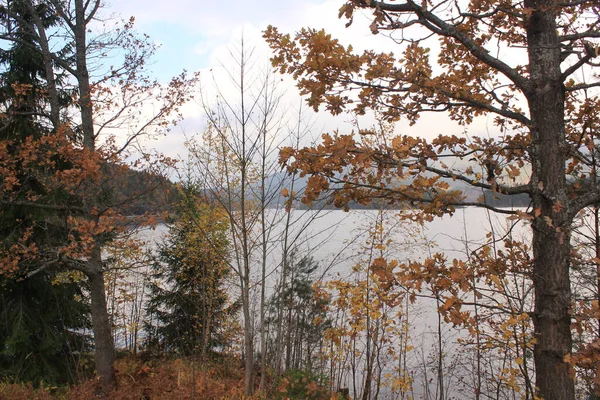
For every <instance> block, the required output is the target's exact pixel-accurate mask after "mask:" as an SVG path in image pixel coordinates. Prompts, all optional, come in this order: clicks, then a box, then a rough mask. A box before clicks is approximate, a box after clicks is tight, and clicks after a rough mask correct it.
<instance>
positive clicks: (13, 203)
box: [0, 200, 86, 212]
mask: <svg viewBox="0 0 600 400" xmlns="http://www.w3.org/2000/svg"><path fill="white" fill-rule="evenodd" d="M0 205H1V206H7V207H18V206H23V207H33V208H39V209H42V210H52V211H79V212H86V209H84V208H83V207H79V206H69V205H63V204H42V203H34V202H31V201H5V200H0Z"/></svg>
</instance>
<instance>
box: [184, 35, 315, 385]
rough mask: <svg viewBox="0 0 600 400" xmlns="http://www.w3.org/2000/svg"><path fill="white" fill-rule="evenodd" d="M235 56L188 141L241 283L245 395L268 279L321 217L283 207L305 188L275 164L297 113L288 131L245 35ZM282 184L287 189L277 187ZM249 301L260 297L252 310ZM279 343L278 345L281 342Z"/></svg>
mask: <svg viewBox="0 0 600 400" xmlns="http://www.w3.org/2000/svg"><path fill="white" fill-rule="evenodd" d="M232 57H233V60H232V61H231V62H230V63H229V64H231V65H233V66H234V68H235V69H232V70H229V69H227V70H226V72H227V74H228V79H220V80H217V79H214V82H215V87H214V88H215V90H216V92H217V96H216V100H215V101H214V102H211V101H210V100H209V99H208V98H207V97H208V96H205V95H204V94H203V98H202V101H203V108H204V112H205V115H206V118H207V122H208V126H207V127H206V129H205V130H204V132H203V134H202V137H201V138H198V139H197V140H192V141H190V142H189V149H190V154H191V160H192V163H193V166H194V168H193V171H194V174H195V177H194V178H195V179H196V184H197V185H198V186H199V187H201V188H202V189H203V190H205V192H206V194H207V196H208V197H209V198H211V199H212V200H213V201H215V202H216V203H218V204H219V205H220V206H221V207H222V208H223V209H224V210H225V211H226V213H227V215H228V218H229V230H230V235H231V246H232V251H231V260H230V261H231V268H232V271H233V272H234V274H235V276H236V280H237V282H239V289H240V302H241V311H242V318H243V321H244V368H245V378H244V379H245V385H246V394H247V395H250V394H251V393H252V392H253V391H254V378H253V375H254V371H253V368H254V357H255V354H257V353H258V352H259V351H257V349H258V347H257V346H256V345H255V335H256V336H259V337H260V354H267V334H268V332H267V329H266V325H265V322H266V315H267V293H268V292H267V291H268V286H269V284H270V282H269V281H270V280H271V279H273V281H275V279H276V276H277V275H276V274H277V273H280V271H281V273H282V274H283V275H285V274H286V269H287V266H286V263H287V260H288V255H289V253H290V251H291V249H293V248H296V249H299V248H302V246H301V242H302V240H304V237H305V235H304V234H305V233H306V229H307V227H308V226H309V225H310V223H311V221H313V220H314V219H315V218H317V217H318V211H317V212H315V213H314V214H312V216H311V217H309V218H307V219H302V218H300V217H298V216H296V217H293V216H292V215H291V214H286V213H284V212H282V211H283V209H284V203H286V199H285V198H282V195H283V197H286V196H288V197H290V198H292V200H293V199H296V198H297V196H298V195H300V194H301V193H302V191H303V189H301V188H300V189H298V188H297V187H296V188H294V182H296V184H297V177H296V176H294V175H293V174H291V175H287V174H284V173H281V168H280V167H279V165H278V164H277V154H278V149H279V148H280V147H281V146H282V145H283V144H284V143H290V142H291V143H294V145H295V144H296V143H298V141H299V140H300V137H301V136H302V135H303V134H304V133H306V130H305V128H304V126H305V125H304V122H303V121H302V113H301V112H299V113H298V120H297V124H295V126H294V127H293V128H292V129H290V130H289V131H287V126H286V124H285V122H286V113H285V112H284V110H283V107H282V105H281V102H280V100H281V93H280V92H279V90H278V89H277V85H276V83H277V80H276V77H275V75H274V74H271V73H268V71H267V72H265V71H260V70H259V69H258V68H252V65H253V64H254V63H255V62H256V57H255V56H254V55H253V49H252V48H251V47H249V46H248V44H247V43H245V42H244V39H243V38H242V39H241V40H240V42H239V45H238V47H237V48H236V49H235V50H234V51H232ZM219 72H221V71H219ZM216 82H218V85H217V83H216ZM226 88H227V89H231V88H234V89H233V90H234V91H233V92H232V93H233V95H228V93H227V92H226ZM290 131H291V132H290ZM288 132H290V133H288ZM286 185H289V186H290V187H291V188H292V191H291V192H289V191H285V192H283V193H282V189H283V188H284V186H286ZM298 186H299V185H298ZM296 192H297V193H296ZM290 204H291V203H290ZM280 224H281V225H280ZM280 227H281V228H280ZM268 277H271V278H270V279H268ZM283 281H287V278H283ZM254 299H258V302H259V306H258V307H257V308H258V310H257V311H255V307H254V306H253V301H255V300H254ZM255 312H257V313H258V318H257V315H256V314H255ZM279 321H282V319H281V318H280V319H279ZM257 325H258V329H257ZM277 329H278V330H280V329H281V325H279V326H278V328H277ZM277 337H278V338H282V337H283V335H281V334H278V335H277ZM276 346H278V348H279V349H280V350H281V348H282V346H281V343H278V344H276ZM260 360H261V363H260V368H261V380H260V387H259V388H260V389H261V390H264V389H266V387H265V382H266V379H267V365H266V360H267V359H266V357H261V359H260ZM276 370H277V367H276ZM277 372H280V371H279V370H277Z"/></svg>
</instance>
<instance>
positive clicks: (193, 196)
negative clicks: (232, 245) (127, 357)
mask: <svg viewBox="0 0 600 400" xmlns="http://www.w3.org/2000/svg"><path fill="white" fill-rule="evenodd" d="M177 214H178V216H177V220H176V221H175V222H174V223H173V224H172V226H171V227H170V229H169V235H168V238H167V239H166V241H165V242H164V243H163V244H162V245H161V246H160V248H159V251H158V257H157V261H156V263H155V265H154V267H153V268H154V273H153V276H152V282H151V284H150V301H149V303H148V306H147V310H146V311H147V314H148V320H149V322H148V323H147V325H146V331H147V332H148V335H149V337H148V344H149V347H150V348H153V349H158V350H161V351H165V352H173V353H177V354H182V355H191V354H200V355H202V357H206V355H207V353H208V352H210V351H211V350H215V349H218V348H219V347H220V346H223V345H225V344H226V343H224V341H225V338H224V336H223V323H224V322H225V321H226V319H228V318H230V317H231V316H232V314H233V313H234V312H235V311H236V310H235V309H236V307H235V306H232V305H229V299H228V295H227V293H226V290H225V288H224V282H225V280H226V279H227V278H228V276H229V275H230V267H229V264H228V251H229V250H228V248H229V241H228V236H227V232H228V231H227V226H228V225H227V218H226V214H225V213H224V211H223V210H221V209H219V208H217V207H214V206H212V205H209V204H207V203H205V202H203V201H201V200H200V199H199V196H198V191H197V190H196V189H195V188H194V187H193V186H191V185H188V186H187V187H186V188H185V189H184V190H183V194H182V201H181V203H180V204H179V206H178V213H177Z"/></svg>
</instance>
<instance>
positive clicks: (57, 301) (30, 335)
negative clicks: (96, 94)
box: [0, 0, 89, 384]
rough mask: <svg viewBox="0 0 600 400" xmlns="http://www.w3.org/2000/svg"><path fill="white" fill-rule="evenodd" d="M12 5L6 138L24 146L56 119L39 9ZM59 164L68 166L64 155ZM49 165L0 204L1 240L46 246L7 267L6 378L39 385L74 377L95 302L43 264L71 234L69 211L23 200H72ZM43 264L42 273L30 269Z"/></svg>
mask: <svg viewBox="0 0 600 400" xmlns="http://www.w3.org/2000/svg"><path fill="white" fill-rule="evenodd" d="M10 7H11V9H10V10H6V9H0V13H1V14H2V17H3V20H4V22H5V24H6V26H5V28H6V29H10V30H12V31H13V32H12V34H13V35H15V36H16V37H18V38H19V40H17V41H13V42H11V43H12V46H11V47H10V48H8V49H2V50H0V64H2V65H3V72H2V73H1V74H0V107H1V109H0V113H1V115H2V116H3V124H1V125H0V140H3V141H5V143H8V146H9V151H10V152H13V153H16V152H18V151H20V147H21V145H22V144H23V143H24V142H26V141H27V140H30V139H34V140H37V139H40V138H41V137H43V136H44V135H47V134H48V133H50V132H51V130H52V129H53V123H52V122H50V121H49V117H48V115H49V114H48V105H47V103H46V90H45V89H46V87H47V84H48V82H46V81H45V80H44V77H45V73H44V64H43V60H42V57H41V53H40V52H39V51H38V49H37V45H36V42H35V38H34V34H33V27H32V24H33V23H34V22H33V17H32V14H31V13H30V10H29V9H28V8H27V6H26V5H25V4H24V3H23V2H22V1H18V0H17V1H13V2H12V3H10ZM38 11H40V15H44V16H45V17H44V24H46V25H47V26H50V25H52V24H54V23H55V21H54V19H53V18H54V17H53V16H51V15H46V14H44V13H43V12H42V11H43V10H38ZM9 15H10V17H9ZM61 96H62V100H61V101H62V102H67V101H68V97H69V96H68V94H67V93H65V92H62V93H61ZM55 165H56V167H57V168H60V167H61V166H62V167H65V165H62V164H61V161H60V160H58V159H57V160H56V164H55ZM46 172H47V171H45V170H43V169H40V170H39V171H37V173H36V174H35V175H33V174H26V173H22V174H21V175H20V176H18V182H16V183H15V184H14V185H13V188H14V189H13V191H12V193H11V197H12V200H13V204H10V205H9V204H5V203H2V208H1V209H0V246H1V247H4V248H5V249H10V248H11V247H12V246H15V245H18V244H19V243H21V242H20V240H21V239H22V238H23V237H28V238H29V239H30V240H32V241H35V243H36V245H37V250H36V251H38V252H39V253H41V254H40V256H41V257H40V258H38V259H37V260H36V261H30V262H27V261H25V260H23V262H21V263H19V264H18V265H16V270H14V269H12V270H11V272H12V273H11V274H10V276H8V275H2V274H0V320H1V323H0V379H8V380H12V381H31V382H33V383H34V384H38V383H40V381H42V380H43V381H45V382H47V383H63V382H67V381H74V380H75V378H76V369H77V368H78V361H79V360H78V357H79V355H80V354H81V353H82V351H83V350H86V349H88V348H89V338H88V337H87V335H85V329H86V328H87V327H88V326H89V320H88V315H89V309H88V306H87V305H86V304H85V302H84V300H83V299H84V297H83V293H82V292H81V287H80V285H78V284H77V283H76V282H74V280H73V278H75V279H77V277H76V276H71V277H67V276H66V275H59V274H57V273H56V272H51V271H48V270H44V269H43V259H44V255H43V248H44V247H45V246H49V247H52V246H54V245H56V244H58V243H60V241H61V240H63V239H64V238H65V237H66V235H67V231H66V229H65V228H64V224H63V221H64V220H65V218H66V215H60V214H57V213H56V211H51V210H43V209H39V208H32V207H30V206H27V205H19V200H21V201H23V202H24V203H25V202H26V200H29V199H31V198H32V196H36V197H38V198H40V197H46V198H53V201H55V202H66V201H68V198H67V195H66V194H65V193H61V192H57V191H49V190H48V189H47V188H46V187H45V186H44V184H43V183H42V181H43V179H44V178H43V177H44V174H45V173H46ZM36 270H38V271H40V272H39V273H36V274H30V273H31V271H36ZM0 272H2V270H0Z"/></svg>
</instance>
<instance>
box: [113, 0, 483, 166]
mask: <svg viewBox="0 0 600 400" xmlns="http://www.w3.org/2000/svg"><path fill="white" fill-rule="evenodd" d="M341 4H342V2H340V1H339V0H325V1H322V0H321V1H317V0H304V1H297V0H294V1H292V0H279V1H271V2H266V1H245V0H231V1H228V2H227V3H223V2H214V1H212V2H200V3H199V2H197V1H192V0H171V1H169V2H165V1H164V0H129V1H116V0H114V2H113V4H112V5H109V7H110V8H111V10H113V11H115V12H117V13H120V14H121V15H122V16H124V17H128V16H129V15H134V16H135V17H136V26H137V28H138V29H139V30H140V31H141V32H144V33H148V34H149V35H150V37H151V38H152V39H153V40H157V41H159V42H160V43H162V48H161V49H160V50H159V52H158V53H157V58H156V62H155V64H154V65H153V68H154V69H155V70H156V71H157V73H158V74H159V75H160V76H161V77H167V76H172V75H175V74H177V73H179V72H180V71H181V70H182V69H184V68H185V69H188V70H200V71H201V75H202V88H203V96H204V99H205V101H207V102H210V101H212V99H214V97H215V95H216V89H215V83H217V86H218V87H219V89H220V91H221V94H222V95H225V96H228V98H230V99H231V101H232V102H235V101H236V100H235V99H236V97H235V96H236V91H235V89H234V88H233V87H232V85H231V83H229V84H228V83H227V82H230V80H231V77H230V76H229V74H231V73H232V71H233V70H235V66H236V62H235V57H236V53H237V52H239V50H240V40H241V38H243V39H244V41H245V46H246V49H252V51H253V52H254V53H253V56H252V60H253V61H252V62H253V63H254V66H255V68H256V71H255V72H256V73H260V72H262V71H265V70H267V69H269V63H268V59H269V57H270V55H271V53H270V50H269V48H268V46H267V45H266V44H265V43H264V41H263V40H262V30H264V29H265V28H266V26H267V25H269V24H273V25H275V26H277V27H278V28H279V30H280V31H281V32H289V33H292V34H293V33H294V32H296V31H298V30H299V29H301V28H302V27H312V28H315V29H326V30H327V32H328V33H330V34H331V35H332V36H333V37H335V38H338V39H339V40H340V42H341V43H342V44H344V45H352V46H353V48H354V49H355V50H356V51H362V50H366V49H373V50H376V51H386V52H393V53H395V54H396V55H399V54H401V52H402V49H403V47H402V45H400V44H397V43H395V42H394V41H393V40H392V39H390V38H388V37H385V36H383V35H376V36H374V35H372V34H371V32H370V30H369V24H370V19H369V17H370V15H371V13H370V12H369V11H365V10H358V11H357V13H356V15H355V18H354V22H353V24H352V25H351V26H350V27H348V28H347V27H346V26H345V24H346V21H345V20H339V19H338V18H337V14H338V9H339V7H340V6H341ZM238 55H239V54H238ZM432 59H435V49H434V55H433V56H432ZM235 73H236V72H235V71H234V72H233V74H234V75H235ZM279 84H280V88H281V90H282V91H284V92H285V94H284V96H283V100H282V102H283V103H284V104H285V107H286V108H288V109H290V110H292V112H291V113H290V114H297V111H294V110H297V109H298V107H299V106H300V100H299V95H298V93H297V91H296V89H295V87H294V86H293V81H292V79H291V78H290V77H289V76H286V77H281V78H280V80H279ZM304 109H305V111H304V116H305V118H307V119H309V120H311V121H313V132H312V133H311V135H310V136H311V138H312V139H315V138H318V136H319V135H320V134H321V133H322V132H332V131H334V130H335V129H339V130H340V132H349V131H351V130H352V129H353V127H352V124H351V123H350V119H351V117H349V116H347V115H342V116H332V115H330V114H329V113H326V112H321V113H318V114H314V113H313V112H312V110H308V108H307V107H306V106H304ZM203 112H204V111H203V109H202V107H201V105H200V104H199V102H192V103H190V104H188V105H186V106H185V108H184V116H185V118H186V119H185V121H184V124H183V125H182V126H181V127H179V128H177V127H176V128H174V129H173V130H172V132H171V133H170V134H169V135H167V136H166V137H164V138H161V139H160V140H159V142H157V145H158V146H160V147H159V148H161V149H163V150H164V151H166V152H167V153H169V154H180V155H181V154H184V153H185V151H184V145H183V143H184V141H185V135H188V136H189V135H192V134H194V133H199V132H201V131H202V129H203V128H204V124H205V118H203V117H202V115H203ZM288 118H289V124H290V125H293V123H294V118H295V117H294V116H289V117H288ZM375 122H376V121H375V119H374V118H373V116H372V115H371V116H366V117H362V118H360V124H361V127H362V128H367V127H371V126H372V125H374V124H375ZM468 131H469V133H471V134H474V135H475V134H484V135H485V134H486V133H487V132H493V131H494V127H493V124H492V123H491V122H490V120H489V119H488V118H479V119H477V120H476V122H475V123H474V124H473V125H472V126H470V127H469V128H468ZM183 132H185V135H184V134H183ZM463 132H465V128H464V127H462V126H459V125H457V124H456V123H454V122H453V121H451V120H450V119H449V118H447V117H446V116H445V115H443V114H431V113H430V114H424V115H423V116H422V117H421V119H420V120H419V122H418V123H417V124H416V125H414V126H409V124H408V123H406V122H400V123H398V124H397V133H401V134H413V135H415V134H416V135H420V136H425V137H427V138H431V137H435V136H437V135H439V134H456V135H460V134H462V133H463Z"/></svg>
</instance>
